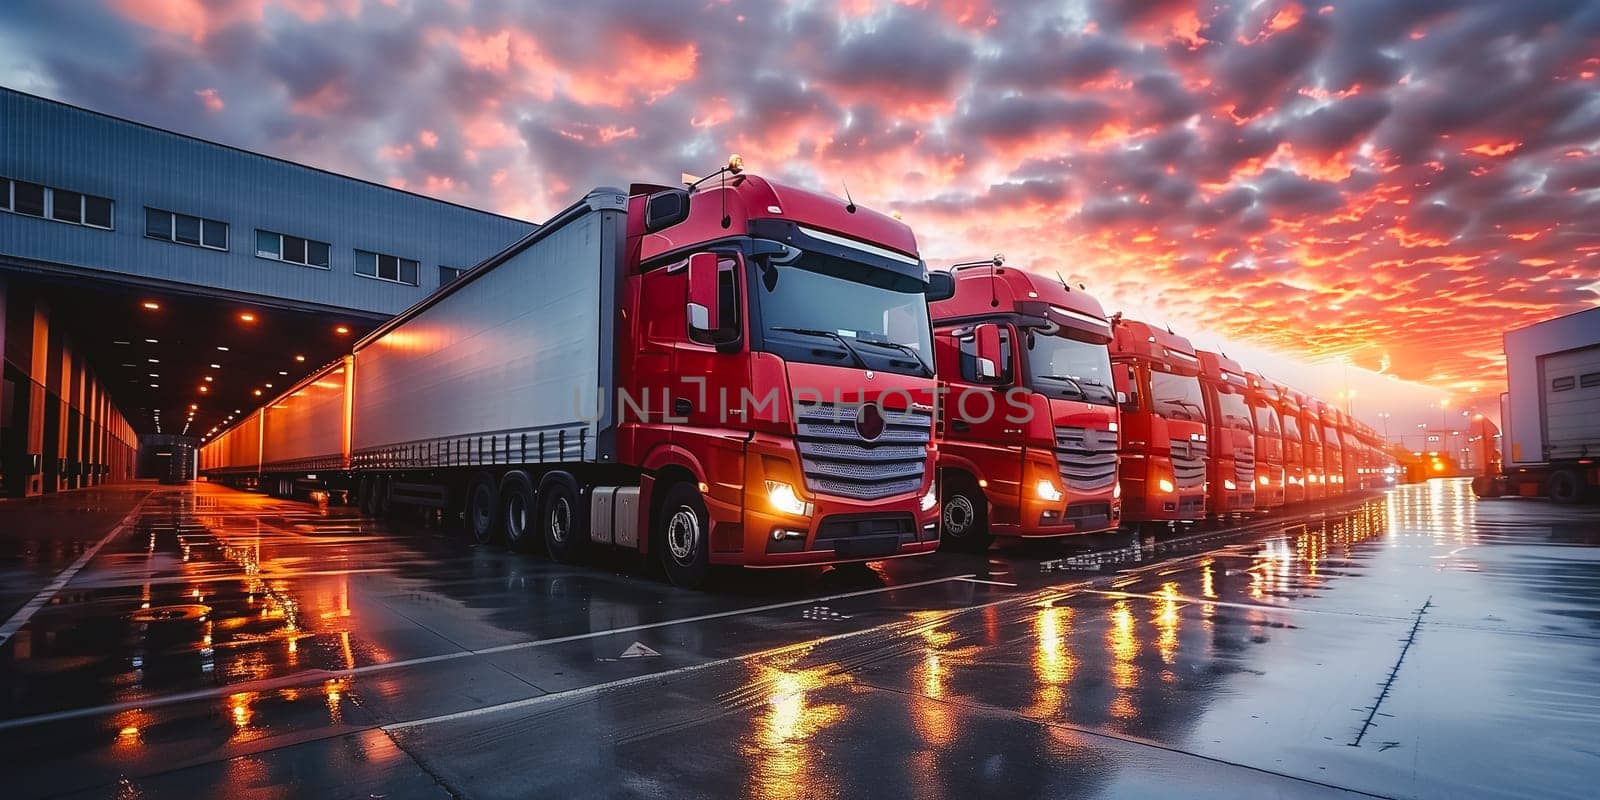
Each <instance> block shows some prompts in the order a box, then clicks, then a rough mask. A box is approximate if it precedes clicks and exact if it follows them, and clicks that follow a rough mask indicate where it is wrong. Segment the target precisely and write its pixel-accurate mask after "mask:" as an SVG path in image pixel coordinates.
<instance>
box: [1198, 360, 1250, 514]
mask: <svg viewBox="0 0 1600 800" xmlns="http://www.w3.org/2000/svg"><path fill="white" fill-rule="evenodd" d="M1196 356H1198V357H1199V359H1200V393H1201V395H1202V396H1203V397H1204V398H1205V408H1206V439H1207V440H1208V442H1209V443H1210V445H1211V452H1210V457H1209V458H1208V459H1207V461H1206V485H1207V490H1206V514H1207V515H1209V516H1213V517H1223V516H1227V515H1228V514H1239V513H1243V512H1246V511H1252V510H1254V509H1255V505H1256V431H1255V422H1254V421H1253V420H1252V419H1251V418H1250V404H1249V402H1248V401H1247V400H1246V399H1245V394H1246V392H1248V390H1249V388H1250V382H1249V379H1247V378H1246V377H1245V374H1244V368H1243V367H1241V366H1239V362H1237V361H1234V360H1233V359H1231V358H1228V357H1227V356H1225V355H1222V354H1221V353H1213V352H1211V351H1209V350H1200V351H1198V352H1197V353H1196Z"/></svg>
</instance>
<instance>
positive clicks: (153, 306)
mask: <svg viewBox="0 0 1600 800" xmlns="http://www.w3.org/2000/svg"><path fill="white" fill-rule="evenodd" d="M140 305H143V306H144V307H145V308H147V309H149V310H151V311H160V310H161V304H160V303H157V302H156V301H154V300H146V301H144V302H143V303H141V304H140Z"/></svg>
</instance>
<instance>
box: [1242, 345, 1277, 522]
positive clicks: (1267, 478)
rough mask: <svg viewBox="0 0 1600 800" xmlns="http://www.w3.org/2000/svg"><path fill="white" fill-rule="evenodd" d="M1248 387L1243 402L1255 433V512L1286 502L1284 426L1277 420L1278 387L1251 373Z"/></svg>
mask: <svg viewBox="0 0 1600 800" xmlns="http://www.w3.org/2000/svg"><path fill="white" fill-rule="evenodd" d="M1245 380H1246V381H1248V382H1249V384H1250V385H1249V388H1247V389H1246V390H1245V395H1244V396H1245V403H1246V404H1247V405H1249V406H1250V418H1251V420H1252V421H1254V422H1255V431H1256V510H1257V511H1266V510H1268V509H1272V508H1277V507H1279V506H1281V505H1283V504H1284V503H1285V502H1286V499H1285V496H1284V491H1285V488H1284V487H1285V479H1286V474H1285V470H1284V445H1283V439H1284V436H1283V425H1282V423H1281V422H1280V421H1279V418H1278V388H1277V385H1276V384H1274V383H1272V381H1269V380H1267V379H1266V378H1264V377H1262V376H1261V374H1260V373H1256V372H1252V373H1249V374H1248V375H1246V376H1245Z"/></svg>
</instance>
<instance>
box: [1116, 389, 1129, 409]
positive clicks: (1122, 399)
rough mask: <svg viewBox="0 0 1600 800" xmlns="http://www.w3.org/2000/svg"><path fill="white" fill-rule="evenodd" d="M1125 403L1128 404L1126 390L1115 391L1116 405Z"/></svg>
mask: <svg viewBox="0 0 1600 800" xmlns="http://www.w3.org/2000/svg"><path fill="white" fill-rule="evenodd" d="M1127 404H1128V393H1127V392H1117V405H1119V406H1125V405H1127Z"/></svg>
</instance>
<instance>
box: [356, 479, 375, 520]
mask: <svg viewBox="0 0 1600 800" xmlns="http://www.w3.org/2000/svg"><path fill="white" fill-rule="evenodd" d="M356 510H357V511H360V512H361V514H362V516H372V477H371V476H370V475H362V476H361V479H360V480H359V481H357V482H356Z"/></svg>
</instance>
